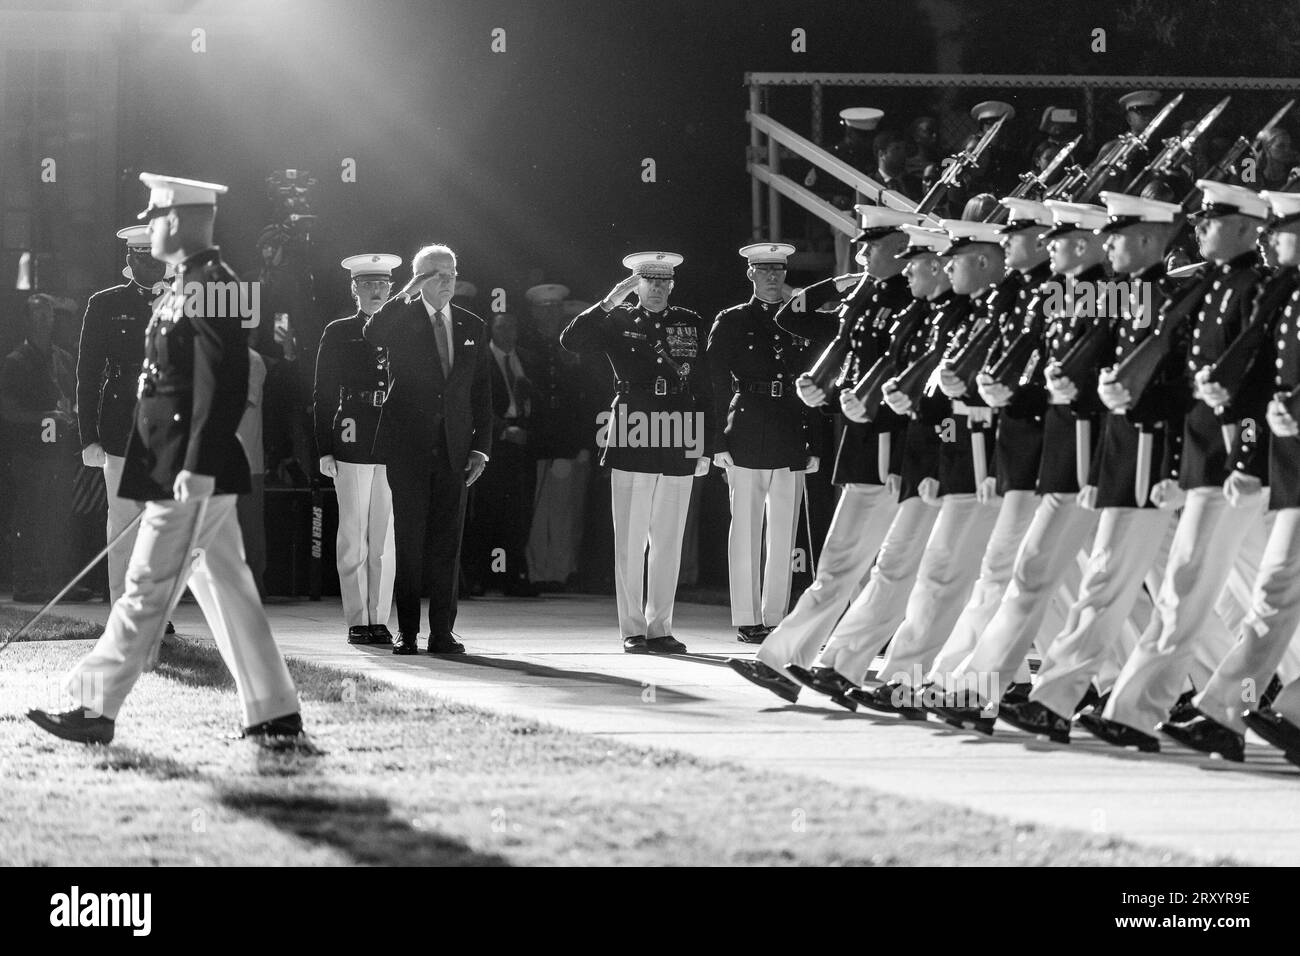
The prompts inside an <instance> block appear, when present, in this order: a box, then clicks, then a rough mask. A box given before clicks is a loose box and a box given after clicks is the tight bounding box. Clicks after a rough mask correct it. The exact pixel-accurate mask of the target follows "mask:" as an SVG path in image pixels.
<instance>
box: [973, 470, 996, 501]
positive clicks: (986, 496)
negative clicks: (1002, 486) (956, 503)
mask: <svg viewBox="0 0 1300 956" xmlns="http://www.w3.org/2000/svg"><path fill="white" fill-rule="evenodd" d="M975 500H977V501H978V502H979V503H980V504H982V505H987V504H990V503H991V502H994V501H997V500H998V480H997V479H996V478H994V477H993V476H992V475H986V476H985V477H984V480H983V481H981V482H980V485H979V487H978V488H976V489H975Z"/></svg>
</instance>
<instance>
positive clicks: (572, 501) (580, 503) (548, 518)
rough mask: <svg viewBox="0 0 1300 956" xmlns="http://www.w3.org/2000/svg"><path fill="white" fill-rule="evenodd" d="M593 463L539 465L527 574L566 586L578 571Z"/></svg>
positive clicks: (565, 460)
mask: <svg viewBox="0 0 1300 956" xmlns="http://www.w3.org/2000/svg"><path fill="white" fill-rule="evenodd" d="M590 477H591V460H590V458H588V457H584V458H546V459H543V460H541V461H539V462H538V463H537V491H536V492H535V493H534V495H533V524H532V528H531V529H530V530H529V533H528V550H527V552H526V554H525V560H526V561H527V562H528V574H529V577H530V579H531V580H533V581H558V582H559V583H561V584H563V583H564V582H565V581H566V580H568V578H569V576H570V575H571V574H573V573H574V572H575V571H577V570H578V549H579V547H580V546H581V543H582V523H583V519H584V517H585V514H586V512H585V507H586V503H587V483H588V480H589V479H590Z"/></svg>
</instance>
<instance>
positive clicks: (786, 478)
mask: <svg viewBox="0 0 1300 956" xmlns="http://www.w3.org/2000/svg"><path fill="white" fill-rule="evenodd" d="M793 252H794V246H791V245H787V244H785V243H779V242H775V243H772V242H768V243H763V242H760V243H755V244H753V245H748V246H744V247H743V248H742V249H741V250H740V254H741V255H742V256H744V257H745V260H746V262H747V264H748V270H747V272H746V275H747V276H748V277H749V279H750V281H751V282H752V284H753V287H754V294H753V296H752V297H751V298H750V300H749V301H748V302H745V303H743V304H741V305H736V306H732V307H731V308H729V309H725V310H724V311H722V312H719V313H718V316H717V318H716V319H715V320H714V323H713V328H712V330H711V331H710V332H709V344H708V349H707V352H708V358H709V373H710V374H711V375H712V376H713V398H714V403H715V406H716V409H717V411H716V412H715V415H714V427H715V428H720V429H721V435H719V436H718V438H717V439H716V440H715V443H714V444H715V448H716V454H715V455H714V458H713V463H714V464H715V465H717V466H719V467H720V468H722V469H724V471H725V472H726V475H727V488H728V494H729V497H730V502H731V526H730V532H729V534H728V538H727V562H728V580H729V583H730V587H731V623H732V624H733V625H735V626H736V627H738V629H739V634H740V640H741V641H744V642H748V643H761V641H762V640H763V638H764V637H765V636H766V635H767V633H768V632H769V631H771V630H772V629H773V628H775V626H776V625H777V624H778V623H779V622H780V620H781V618H782V617H784V616H785V612H786V610H787V608H788V607H789V603H790V580H791V573H792V562H791V554H792V552H793V549H794V539H795V531H796V529H797V527H798V522H799V507H800V503H801V501H802V500H803V494H804V474H805V472H806V471H807V470H808V469H809V468H810V467H811V468H814V469H815V467H816V465H817V462H816V458H815V456H813V455H812V452H811V449H810V447H809V438H810V430H811V429H810V422H809V417H810V415H812V414H814V413H813V412H812V410H811V409H809V408H808V407H807V406H806V405H804V404H803V402H801V401H799V396H798V393H797V392H796V391H795V388H794V382H795V379H796V378H798V377H799V374H800V373H801V372H802V371H803V370H804V369H806V368H807V367H808V364H809V363H810V361H811V359H810V358H809V357H808V355H807V352H808V350H809V349H808V340H807V339H803V338H798V337H796V336H793V335H791V334H790V333H789V332H786V331H785V330H783V329H782V328H780V327H779V326H778V325H777V324H776V322H775V315H776V312H777V310H778V309H779V308H780V307H781V305H782V304H783V300H782V295H781V290H782V286H783V282H784V278H785V263H786V259H787V258H788V257H789V256H790V254H791V253H793ZM765 527H766V537H765V536H764V534H763V531H764V528H765ZM764 549H766V553H767V560H766V562H764V561H763V552H764Z"/></svg>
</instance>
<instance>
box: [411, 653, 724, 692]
mask: <svg viewBox="0 0 1300 956" xmlns="http://www.w3.org/2000/svg"><path fill="white" fill-rule="evenodd" d="M663 656H667V655H663ZM674 656H676V655H674ZM437 660H438V661H439V662H441V663H448V664H470V665H473V666H475V667H487V668H491V669H494V670H503V671H510V672H512V673H516V674H525V675H527V676H529V677H537V678H542V679H545V680H571V681H578V682H580V683H583V684H599V685H604V686H607V687H619V688H632V689H635V690H636V691H637V693H638V694H639V693H640V692H641V690H642V688H644V687H645V686H646V684H647V682H646V681H641V680H634V679H632V678H630V677H616V676H614V675H613V674H599V673H596V672H595V671H577V670H566V669H565V668H562V667H550V666H548V665H546V664H537V663H534V662H533V661H521V660H511V659H509V658H503V657H484V656H480V655H478V654H455V655H445V656H440V657H438V658H437ZM655 694H656V696H657V697H666V698H669V699H671V700H676V701H681V702H683V703H685V702H687V701H698V700H705V699H706V698H703V697H699V696H696V695H695V694H688V693H686V692H684V691H680V690H673V689H672V688H670V687H663V686H657V687H656V690H655Z"/></svg>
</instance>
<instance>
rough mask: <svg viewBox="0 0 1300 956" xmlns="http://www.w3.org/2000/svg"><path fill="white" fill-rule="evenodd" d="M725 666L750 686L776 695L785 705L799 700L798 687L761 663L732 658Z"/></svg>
mask: <svg viewBox="0 0 1300 956" xmlns="http://www.w3.org/2000/svg"><path fill="white" fill-rule="evenodd" d="M727 666H728V667H730V668H731V669H732V670H733V671H735V672H736V673H737V674H739V675H740V676H741V677H743V678H745V680H747V681H749V682H750V683H751V684H754V685H755V686H757V687H761V688H763V689H764V690H767V691H771V692H772V693H773V694H776V696H777V697H780V698H781V699H782V700H783V701H785V702H786V703H787V704H793V703H795V702H796V701H797V700H798V699H799V685H798V684H796V683H795V682H794V681H792V680H790V679H789V678H788V677H786V676H784V675H783V674H778V673H777V672H776V671H774V670H772V669H771V668H769V667H767V666H766V665H765V664H763V663H762V662H761V661H742V660H738V659H737V658H734V657H733V658H731V659H730V660H728V661H727Z"/></svg>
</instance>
